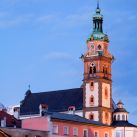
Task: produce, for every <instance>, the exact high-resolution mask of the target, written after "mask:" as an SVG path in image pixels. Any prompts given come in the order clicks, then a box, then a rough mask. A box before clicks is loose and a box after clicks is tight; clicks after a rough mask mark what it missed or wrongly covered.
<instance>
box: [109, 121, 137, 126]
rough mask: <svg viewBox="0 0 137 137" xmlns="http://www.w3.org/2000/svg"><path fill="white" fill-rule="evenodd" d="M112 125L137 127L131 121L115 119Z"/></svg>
mask: <svg viewBox="0 0 137 137" xmlns="http://www.w3.org/2000/svg"><path fill="white" fill-rule="evenodd" d="M111 126H113V127H137V126H136V125H133V124H131V123H129V122H128V121H114V122H113V123H112V125H111Z"/></svg>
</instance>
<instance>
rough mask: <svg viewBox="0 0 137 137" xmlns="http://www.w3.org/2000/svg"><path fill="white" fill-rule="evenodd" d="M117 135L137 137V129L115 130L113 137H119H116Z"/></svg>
mask: <svg viewBox="0 0 137 137" xmlns="http://www.w3.org/2000/svg"><path fill="white" fill-rule="evenodd" d="M116 133H120V137H137V128H134V127H117V128H115V129H114V134H113V137H118V136H116Z"/></svg>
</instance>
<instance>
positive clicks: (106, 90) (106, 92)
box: [105, 87, 108, 99]
mask: <svg viewBox="0 0 137 137" xmlns="http://www.w3.org/2000/svg"><path fill="white" fill-rule="evenodd" d="M105 99H108V88H107V87H106V88H105Z"/></svg>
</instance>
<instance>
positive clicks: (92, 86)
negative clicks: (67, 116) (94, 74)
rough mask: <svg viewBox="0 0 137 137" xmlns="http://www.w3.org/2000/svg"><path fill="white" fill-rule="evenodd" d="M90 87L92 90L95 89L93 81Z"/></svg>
mask: <svg viewBox="0 0 137 137" xmlns="http://www.w3.org/2000/svg"><path fill="white" fill-rule="evenodd" d="M90 89H91V91H93V90H94V82H93V81H92V82H91V83H90Z"/></svg>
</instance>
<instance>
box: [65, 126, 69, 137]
mask: <svg viewBox="0 0 137 137" xmlns="http://www.w3.org/2000/svg"><path fill="white" fill-rule="evenodd" d="M68 134H69V128H68V127H64V135H68Z"/></svg>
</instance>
